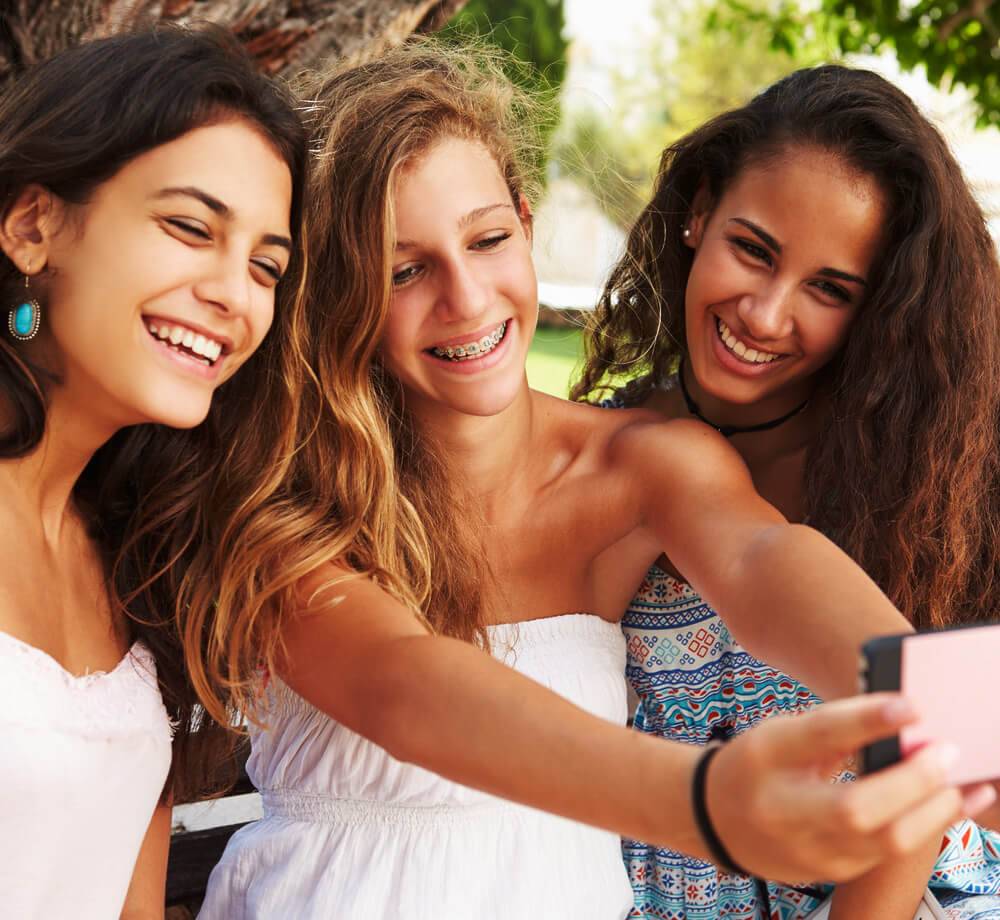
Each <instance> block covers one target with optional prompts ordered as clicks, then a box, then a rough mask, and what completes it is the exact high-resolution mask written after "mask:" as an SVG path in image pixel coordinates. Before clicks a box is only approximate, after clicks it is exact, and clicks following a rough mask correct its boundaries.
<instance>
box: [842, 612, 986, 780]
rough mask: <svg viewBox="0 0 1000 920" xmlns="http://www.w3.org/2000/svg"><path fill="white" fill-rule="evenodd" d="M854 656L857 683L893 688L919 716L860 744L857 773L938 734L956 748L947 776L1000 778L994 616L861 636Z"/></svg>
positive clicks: (889, 760)
mask: <svg viewBox="0 0 1000 920" xmlns="http://www.w3.org/2000/svg"><path fill="white" fill-rule="evenodd" d="M862 659H863V660H862V673H861V679H862V685H863V689H864V690H866V691H868V692H870V693H874V692H876V691H879V690H898V691H900V692H901V693H902V694H903V696H905V697H906V698H907V699H908V700H909V701H910V702H911V703H912V704H913V705H914V706H915V707H916V709H917V712H918V713H919V715H920V718H919V721H917V722H915V723H914V724H912V725H907V726H906V727H905V728H904V729H903V730H902V732H900V734H899V735H898V736H897V737H894V738H887V739H885V740H884V741H879V742H876V743H875V744H872V745H869V746H868V747H866V748H865V749H864V750H863V751H862V754H861V767H862V771H863V772H865V773H869V772H872V771H874V770H880V769H882V768H883V767H888V766H889V765H891V764H894V763H896V762H897V761H898V760H900V759H901V758H903V757H906V756H907V755H908V754H910V753H912V752H913V751H915V750H916V749H917V748H920V747H922V746H923V745H925V744H927V743H928V742H930V741H946V742H951V743H952V744H954V745H955V746H956V747H957V748H958V749H959V751H960V752H961V756H960V758H959V761H958V763H957V764H956V766H955V767H954V768H953V770H952V773H951V777H950V778H951V780H952V782H954V783H962V784H964V783H976V782H981V781H983V780H992V779H996V778H997V777H1000V699H998V693H997V691H998V688H1000V681H998V679H997V678H998V675H1000V623H995V624H991V625H988V626H963V627H958V628H953V629H942V630H936V631H934V632H924V633H911V634H909V635H905V636H885V637H882V638H879V639H874V640H872V641H871V642H869V643H867V644H866V645H865V646H864V648H863V649H862Z"/></svg>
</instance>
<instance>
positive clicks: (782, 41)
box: [707, 0, 1000, 126]
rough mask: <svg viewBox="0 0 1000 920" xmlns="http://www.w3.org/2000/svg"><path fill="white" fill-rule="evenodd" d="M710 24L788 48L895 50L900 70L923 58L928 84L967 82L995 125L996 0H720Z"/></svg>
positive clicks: (999, 68)
mask: <svg viewBox="0 0 1000 920" xmlns="http://www.w3.org/2000/svg"><path fill="white" fill-rule="evenodd" d="M707 25H708V28H709V30H710V31H716V32H717V31H725V32H729V33H730V34H736V35H740V34H743V33H744V32H745V30H746V29H748V28H754V29H759V28H761V27H764V28H766V29H767V30H768V31H769V32H770V35H771V42H772V44H773V47H775V48H784V49H786V50H787V51H788V52H789V53H790V54H798V52H799V50H800V49H801V48H802V47H803V46H804V45H805V44H808V43H810V42H814V41H816V40H817V37H820V38H821V39H822V40H824V41H830V42H832V43H833V44H835V45H836V47H837V48H838V49H839V50H840V51H841V52H842V53H844V54H849V53H864V54H868V53H878V52H879V51H881V50H883V49H885V48H892V49H894V50H895V52H896V57H897V58H898V59H899V63H900V65H901V66H902V67H903V68H904V69H906V70H913V69H914V68H916V67H920V66H923V67H924V68H925V69H926V73H927V79H928V81H929V82H931V83H932V84H934V85H935V86H938V87H941V88H942V89H950V88H951V87H952V86H954V85H956V84H961V85H963V86H966V87H968V89H969V90H970V92H971V94H972V99H973V103H974V104H975V106H976V109H977V112H978V122H979V125H980V126H985V125H997V126H1000V4H998V3H997V2H995V0H945V2H936V0H915V2H900V0H851V2H844V0H819V8H818V9H816V8H815V3H813V4H812V5H811V6H806V5H805V4H804V3H802V2H801V0H779V2H778V3H777V4H776V5H772V6H771V7H770V8H768V9H761V8H760V7H754V6H753V5H752V4H748V3H747V2H745V0H725V2H724V3H723V4H722V5H721V6H720V8H719V9H718V10H717V11H716V12H714V13H713V14H712V15H710V16H709V17H708V19H707Z"/></svg>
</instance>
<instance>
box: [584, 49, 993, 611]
mask: <svg viewBox="0 0 1000 920" xmlns="http://www.w3.org/2000/svg"><path fill="white" fill-rule="evenodd" d="M803 147H805V148H810V147H812V148H818V149H821V150H824V151H828V152H830V153H833V154H835V155H836V156H838V157H840V158H841V159H842V160H843V161H844V162H845V163H846V164H847V165H848V166H849V167H850V168H851V169H854V170H857V171H858V172H859V173H861V174H863V175H867V176H871V177H873V178H874V179H875V180H876V181H877V182H878V184H879V186H880V187H881V189H882V191H883V193H884V194H885V195H886V197H887V199H888V207H887V209H886V214H887V218H886V226H885V228H884V233H883V244H882V247H881V251H880V254H879V255H878V256H877V257H876V261H875V264H874V266H873V269H872V273H871V274H872V278H873V282H874V283H873V286H872V289H871V290H870V291H869V293H868V296H867V298H866V302H865V304H864V305H863V306H862V308H861V310H860V312H859V315H858V316H857V318H856V319H855V321H854V324H853V326H852V328H851V331H850V335H849V338H848V341H847V344H846V345H845V347H844V348H843V350H842V351H841V352H840V353H839V354H838V355H837V356H836V357H835V358H834V360H833V361H832V362H831V363H830V365H829V366H828V367H827V368H826V369H825V371H824V373H823V374H822V380H821V382H820V386H821V387H822V389H823V391H824V393H825V394H826V396H827V398H828V400H829V405H830V408H831V411H830V417H829V419H827V420H826V423H825V425H824V433H823V436H822V437H820V438H817V439H816V441H815V443H813V444H812V445H811V447H810V450H809V453H808V457H807V461H806V480H805V496H806V509H807V520H808V522H809V523H811V524H812V525H813V526H815V527H818V528H819V529H820V530H822V531H824V532H825V533H826V534H827V535H828V536H830V537H831V538H832V539H834V540H835V541H836V542H837V543H839V544H840V546H841V547H843V548H844V550H846V551H847V552H848V553H849V554H850V555H851V556H853V558H854V559H855V560H856V561H857V562H858V563H859V564H860V565H861V566H862V567H863V568H864V569H865V570H866V571H867V572H868V573H869V574H870V575H871V576H872V577H873V578H874V579H875V580H876V581H877V582H878V583H879V585H880V586H881V587H882V589H883V590H884V591H886V593H887V594H888V595H889V597H891V598H892V600H893V601H894V603H895V604H896V605H897V606H898V607H899V608H900V609H901V610H902V611H903V612H904V613H906V614H907V616H909V618H910V619H911V620H912V621H913V622H914V624H916V625H917V626H940V625H945V624H948V623H954V622H959V621H966V620H977V619H984V618H989V617H994V616H995V615H996V612H995V610H994V609H993V607H992V606H991V605H992V604H993V603H994V602H995V598H996V588H997V585H998V584H1000V577H998V576H1000V437H998V407H1000V269H998V263H997V252H996V249H995V244H994V242H993V240H992V239H991V238H990V234H989V232H988V230H987V227H986V222H985V219H984V217H983V214H982V211H981V210H980V208H979V206H978V205H977V204H976V202H975V200H974V199H973V197H972V194H971V193H970V191H969V188H968V185H967V184H966V182H965V179H964V178H963V176H962V173H961V170H960V168H959V166H958V164H957V163H956V162H955V158H954V157H953V156H952V154H951V152H950V150H949V149H948V146H947V144H946V143H945V141H944V140H943V139H942V138H941V136H940V134H939V133H938V132H937V131H936V130H935V128H934V127H933V126H932V125H931V124H930V123H929V122H928V121H927V119H926V118H924V116H923V115H921V114H920V112H919V111H918V109H917V107H916V106H915V105H914V104H913V102H912V101H911V100H910V99H909V98H908V97H907V96H906V95H905V94H904V93H903V92H901V91H900V90H898V89H897V88H895V87H894V86H893V85H892V84H891V83H889V82H888V81H886V80H884V79H883V78H882V77H880V76H878V75H877V74H874V73H871V72H869V71H865V70H852V69H848V68H844V67H840V66H833V65H829V66H823V67H817V68H814V69H808V70H800V71H797V72H796V73H793V74H791V75H790V76H788V77H786V78H785V79H783V80H780V81H779V82H778V83H776V84H775V85H774V86H772V87H770V88H769V89H767V90H766V91H764V92H763V93H761V94H760V95H758V96H757V97H756V98H754V99H753V100H751V102H749V103H748V104H747V105H745V106H743V107H742V108H739V109H736V110H734V111H731V112H726V113H724V114H722V115H720V116H718V117H717V118H714V119H712V120H711V121H709V122H708V123H707V124H705V125H703V126H702V127H700V128H698V129H697V130H696V131H694V132H692V133H691V134H689V135H687V136H686V137H684V138H682V139H681V140H680V141H678V142H677V143H676V144H674V145H672V146H671V147H669V148H668V149H667V150H666V151H664V154H663V158H662V161H661V166H660V172H659V176H658V178H657V181H656V185H655V190H654V193H653V198H652V200H651V201H650V203H649V204H648V205H647V206H646V208H645V209H644V210H643V212H642V214H641V215H640V216H639V218H638V220H637V221H636V223H635V225H634V226H633V227H632V229H631V231H630V233H629V236H628V242H627V246H626V253H625V255H624V257H623V258H622V259H621V260H620V261H619V262H618V264H617V265H616V266H615V268H614V270H613V271H612V274H611V276H610V279H609V281H608V284H607V286H606V288H605V290H604V292H603V295H602V297H601V301H600V304H599V306H598V309H597V311H596V314H595V317H594V321H593V324H592V326H591V329H590V332H589V335H588V339H587V346H586V347H587V362H586V367H585V370H584V373H583V376H582V379H581V380H580V382H579V383H578V384H577V385H576V387H575V388H574V390H573V395H574V397H575V398H578V399H580V398H588V397H589V398H595V397H596V396H598V395H599V394H600V393H602V392H606V390H607V387H608V385H609V383H612V382H613V381H614V380H615V378H617V379H619V380H620V379H621V378H622V376H628V377H632V378H635V379H634V380H633V382H632V383H631V384H630V385H629V386H628V387H626V388H625V395H626V399H627V401H629V402H632V403H637V402H640V401H642V399H643V398H644V396H645V395H646V394H647V393H648V392H649V390H650V389H651V388H652V387H653V386H655V385H656V384H657V383H658V382H659V381H660V380H662V379H663V378H664V377H666V376H667V375H669V374H671V373H672V372H673V371H674V370H675V368H676V366H677V362H678V360H679V358H680V357H681V356H683V354H684V352H685V350H686V337H685V329H684V291H685V288H686V286H687V280H688V275H689V273H690V270H691V264H692V260H693V255H692V252H691V250H690V249H689V248H688V247H687V246H685V245H684V244H683V241H682V239H681V233H682V228H683V225H684V224H685V222H686V220H687V218H688V216H689V214H690V211H691V207H692V203H693V201H694V197H695V193H696V191H697V190H698V189H699V187H701V186H702V184H704V185H705V186H706V187H707V188H708V190H709V192H710V194H711V198H712V201H713V202H717V201H718V200H719V197H720V196H721V195H722V194H723V192H724V191H725V189H726V188H727V187H728V186H729V184H730V183H731V182H732V181H733V180H734V178H735V177H736V176H738V175H739V174H740V173H741V171H742V170H744V169H746V168H747V167H748V166H751V165H757V164H760V163H763V162H767V161H768V160H770V159H773V158H777V157H780V156H782V155H784V154H787V153H792V154H793V155H794V150H795V149H796V148H803Z"/></svg>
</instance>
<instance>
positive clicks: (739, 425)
mask: <svg viewBox="0 0 1000 920" xmlns="http://www.w3.org/2000/svg"><path fill="white" fill-rule="evenodd" d="M680 374H681V375H682V376H681V379H680V385H681V390H682V394H683V393H684V392H685V391H686V399H685V403H686V409H687V411H688V414H695V412H694V411H692V410H696V412H697V414H698V417H699V418H701V420H702V421H704V422H706V423H707V424H709V425H711V426H712V427H714V428H716V429H718V430H720V431H721V432H722V433H723V434H724V435H725V436H726V437H728V438H730V439H731V441H732V443H733V446H734V447H735V448H736V449H737V450H739V451H740V453H741V454H743V455H744V457H745V458H746V457H748V456H749V455H760V454H764V455H768V454H771V455H778V454H784V453H788V452H789V451H792V450H798V449H800V448H802V447H804V446H805V445H806V444H808V442H809V441H810V440H811V438H812V437H813V434H814V432H815V427H816V420H817V417H818V413H817V404H818V402H819V401H820V400H818V399H817V398H816V397H814V395H813V393H812V388H807V387H802V388H797V389H795V390H794V391H782V392H780V393H775V394H773V395H771V396H769V397H767V398H765V399H762V400H760V401H758V402H755V403H751V404H749V405H744V404H735V403H729V402H725V401H724V400H721V399H719V398H717V397H715V396H713V395H711V394H709V393H706V392H705V391H704V390H703V389H702V388H701V386H700V385H699V384H698V381H697V379H696V378H695V376H694V374H692V373H691V370H690V368H689V367H688V366H687V362H682V363H681V368H680Z"/></svg>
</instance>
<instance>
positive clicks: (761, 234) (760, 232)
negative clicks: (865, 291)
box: [730, 217, 868, 287]
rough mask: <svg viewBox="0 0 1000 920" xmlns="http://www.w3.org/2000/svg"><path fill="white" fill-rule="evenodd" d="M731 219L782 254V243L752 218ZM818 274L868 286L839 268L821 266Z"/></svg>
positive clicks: (857, 277) (856, 276) (862, 279)
mask: <svg viewBox="0 0 1000 920" xmlns="http://www.w3.org/2000/svg"><path fill="white" fill-rule="evenodd" d="M730 220H731V221H733V222H734V223H737V224H742V225H743V226H744V227H746V228H747V230H749V231H750V232H751V233H752V234H754V236H756V237H757V238H758V239H760V240H761V242H763V243H765V244H766V245H767V246H769V247H770V248H771V249H773V250H774V251H775V252H776V253H778V255H781V243H779V242H778V241H777V240H776V239H775V238H774V237H773V236H771V234H770V233H768V232H767V231H766V230H765V229H764V228H763V227H758V226H757V224H755V223H754V222H753V221H751V220H747V219H746V218H743V217H731V218H730ZM816 274H817V275H823V276H824V277H826V278H837V279H839V280H840V281H851V282H853V283H854V284H860V285H861V286H862V287H868V282H867V281H865V279H864V278H861V277H859V276H858V275H852V274H851V273H850V272H845V271H841V270H840V269H839V268H821V269H820V270H819V271H818V272H816Z"/></svg>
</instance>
